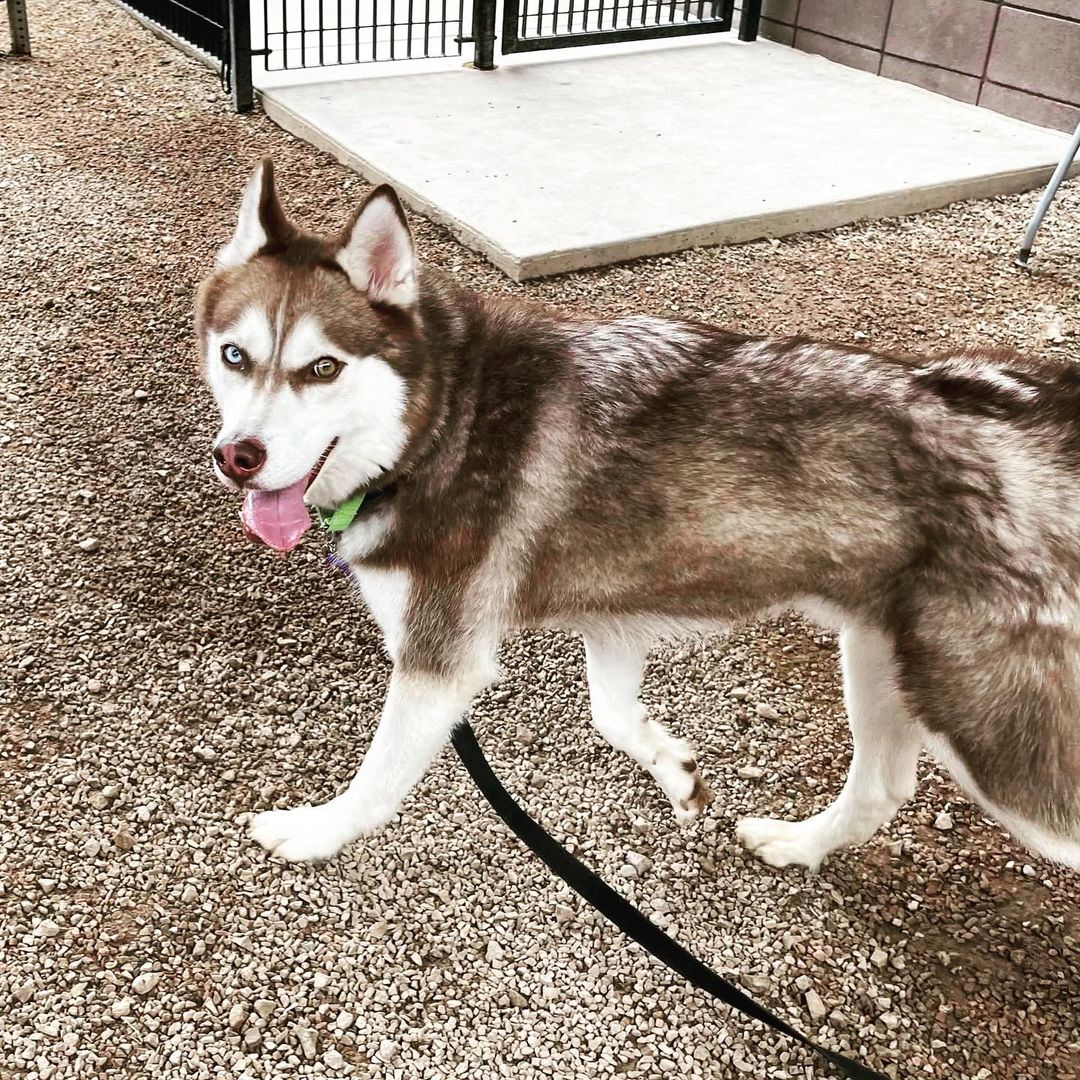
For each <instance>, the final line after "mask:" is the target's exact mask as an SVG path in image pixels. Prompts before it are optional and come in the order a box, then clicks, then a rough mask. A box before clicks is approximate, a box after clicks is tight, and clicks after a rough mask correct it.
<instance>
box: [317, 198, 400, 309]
mask: <svg viewBox="0 0 1080 1080" xmlns="http://www.w3.org/2000/svg"><path fill="white" fill-rule="evenodd" d="M341 245H342V246H341V249H340V250H339V251H338V253H337V260H338V262H339V263H340V264H341V268H342V269H343V270H344V271H345V273H346V274H348V275H349V280H350V281H351V282H352V283H353V285H355V286H356V288H358V289H359V290H360V291H361V292H364V293H367V296H368V299H369V300H371V301H372V303H375V304H387V305H389V306H390V307H396V308H403V309H406V310H408V309H410V308H412V307H414V306H415V305H416V301H417V298H418V297H419V286H418V284H417V280H416V251H415V249H414V248H413V240H412V234H411V233H410V232H409V223H408V221H406V219H405V211H404V210H403V209H402V206H401V200H400V199H398V197H397V193H396V192H395V191H394V189H393V188H392V187H390V185H389V184H383V185H382V186H381V187H377V188H376V189H375V190H374V191H373V192H372V193H371V194H370V195H369V196H368V197H367V198H366V199H365V200H364V204H363V206H361V207H360V210H359V212H358V213H357V215H356V217H355V218H354V219H353V222H352V224H351V225H350V226H349V227H348V228H347V229H346V230H345V233H344V235H343V237H342V239H341Z"/></svg>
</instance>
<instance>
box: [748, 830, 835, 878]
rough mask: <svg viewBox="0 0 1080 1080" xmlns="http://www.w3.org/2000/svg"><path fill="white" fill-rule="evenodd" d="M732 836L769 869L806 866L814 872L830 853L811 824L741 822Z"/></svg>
mask: <svg viewBox="0 0 1080 1080" xmlns="http://www.w3.org/2000/svg"><path fill="white" fill-rule="evenodd" d="M735 836H736V838H737V839H738V841H739V843H740V844H742V846H743V847H744V848H746V849H747V851H752V852H753V853H754V854H755V855H756V856H757V857H758V858H759V859H762V860H763V861H765V862H767V863H768V864H769V865H770V866H792V865H795V866H807V867H809V868H810V869H811V870H816V869H817V868H818V867H819V866H820V865H821V861H822V859H824V858H825V856H826V855H827V854H828V853H829V851H828V848H825V847H823V846H822V844H821V840H820V838H819V836H818V830H817V828H816V827H815V825H813V824H811V822H810V821H780V820H778V819H777V818H753V817H752V818H743V819H742V820H741V821H740V822H739V823H738V825H736V826H735Z"/></svg>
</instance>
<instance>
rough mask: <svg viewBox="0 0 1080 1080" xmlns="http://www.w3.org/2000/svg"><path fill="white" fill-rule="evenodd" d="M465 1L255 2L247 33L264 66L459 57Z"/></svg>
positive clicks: (275, 68) (466, 10)
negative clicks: (262, 53)
mask: <svg viewBox="0 0 1080 1080" xmlns="http://www.w3.org/2000/svg"><path fill="white" fill-rule="evenodd" d="M471 14H472V12H471V5H467V3H466V0H261V3H257V4H256V5H255V10H254V11H253V21H252V34H253V35H254V39H255V40H260V39H261V40H262V41H263V43H264V45H265V48H266V50H267V52H266V67H267V69H268V70H270V71H280V70H284V69H287V68H308V67H333V66H337V65H338V64H362V63H367V62H370V61H378V60H412V59H422V58H425V57H438V56H460V55H461V46H462V40H463V38H464V37H465V32H464V29H465V28H466V27H467V26H468V21H467V20H468V19H470V18H471Z"/></svg>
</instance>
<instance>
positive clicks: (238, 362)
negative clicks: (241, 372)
mask: <svg viewBox="0 0 1080 1080" xmlns="http://www.w3.org/2000/svg"><path fill="white" fill-rule="evenodd" d="M221 359H222V360H224V361H225V363H226V364H228V365H229V367H234V368H238V367H243V366H244V360H245V357H244V351H243V349H241V348H239V347H238V346H236V345H222V346H221Z"/></svg>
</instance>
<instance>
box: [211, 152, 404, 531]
mask: <svg viewBox="0 0 1080 1080" xmlns="http://www.w3.org/2000/svg"><path fill="white" fill-rule="evenodd" d="M418 306H419V285H418V277H417V265H416V256H415V252H414V249H413V243H412V237H411V236H410V234H409V227H408V224H407V222H406V220H405V214H404V212H403V211H402V208H401V203H400V202H399V201H398V198H397V195H396V194H395V193H394V191H393V189H392V188H390V187H388V186H385V185H384V186H383V187H380V188H377V189H376V190H375V191H373V192H372V193H371V194H370V195H369V196H368V198H367V199H366V201H365V202H364V204H363V205H362V206H361V208H360V210H359V211H358V212H357V213H356V214H355V215H354V217H353V219H352V221H351V222H350V223H349V224H348V226H347V227H346V228H345V229H344V230H343V232H342V233H341V234H340V235H339V236H338V237H337V238H335V239H333V240H324V239H321V238H318V237H315V236H311V235H309V234H306V233H303V232H301V231H300V230H299V229H297V228H296V227H295V226H294V225H292V224H291V223H290V222H289V221H288V219H287V218H286V217H285V215H284V213H283V212H282V209H281V204H280V203H279V202H278V198H277V193H276V191H275V189H274V171H273V165H272V163H271V162H270V161H268V160H267V161H264V162H262V164H260V165H259V166H258V168H257V169H256V170H255V172H254V174H253V175H252V177H251V179H250V180H249V181H248V184H247V187H246V188H245V189H244V194H243V198H242V200H241V204H240V215H239V220H238V221H237V224H236V231H235V232H234V233H233V236H232V239H231V240H230V241H229V242H228V243H227V244H226V245H225V246H224V247H223V248H222V249H221V251H220V252H219V254H218V260H217V270H216V271H215V273H214V274H213V275H211V277H210V278H209V279H208V280H207V281H206V282H204V284H203V286H202V289H201V290H200V293H199V299H198V305H197V311H196V327H197V333H198V344H199V350H200V355H201V359H202V364H203V371H204V374H205V377H206V381H207V382H208V383H209V385H210V388H211V390H212V392H213V394H214V397H215V398H216V400H217V404H218V408H219V409H220V411H221V420H222V423H221V430H220V431H219V433H218V437H217V440H216V442H215V444H214V447H213V460H214V471H215V473H216V474H217V476H218V478H219V479H220V480H221V482H222V483H223V484H225V485H226V486H227V487H229V488H231V489H233V490H241V489H242V490H243V491H244V492H245V499H244V508H243V510H242V517H243V520H244V524H245V527H246V528H247V530H248V532H249V534H253V535H254V536H256V537H258V538H259V539H261V540H263V541H264V542H265V543H267V544H269V545H270V546H271V547H273V548H276V549H277V550H280V551H287V550H289V549H290V548H292V547H295V546H296V544H297V543H298V542H299V540H300V537H301V536H302V535H303V533H304V532H305V530H306V529H307V527H308V523H309V519H308V512H307V510H306V508H305V505H304V503H305V501H307V502H310V503H312V504H314V505H316V506H319V507H323V508H331V507H334V506H336V505H338V504H339V503H341V502H343V501H344V500H346V499H348V498H349V496H350V495H352V494H353V493H354V492H356V491H358V490H360V489H362V488H364V487H365V486H368V485H372V484H374V483H375V482H376V481H377V480H378V479H379V477H381V476H384V475H388V474H390V473H391V472H392V471H393V470H394V469H395V467H396V466H397V465H398V463H399V461H400V459H401V457H402V455H403V453H404V451H405V449H406V445H407V443H408V442H409V438H410V426H411V425H410V422H409V417H408V416H407V412H408V408H409V402H408V398H409V387H410V382H411V381H412V380H413V379H414V377H415V376H416V374H417V372H416V368H417V364H418V358H417V355H416V354H417V350H418V348H419V344H418V342H419V338H420V334H419V331H418V321H419V314H418Z"/></svg>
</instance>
